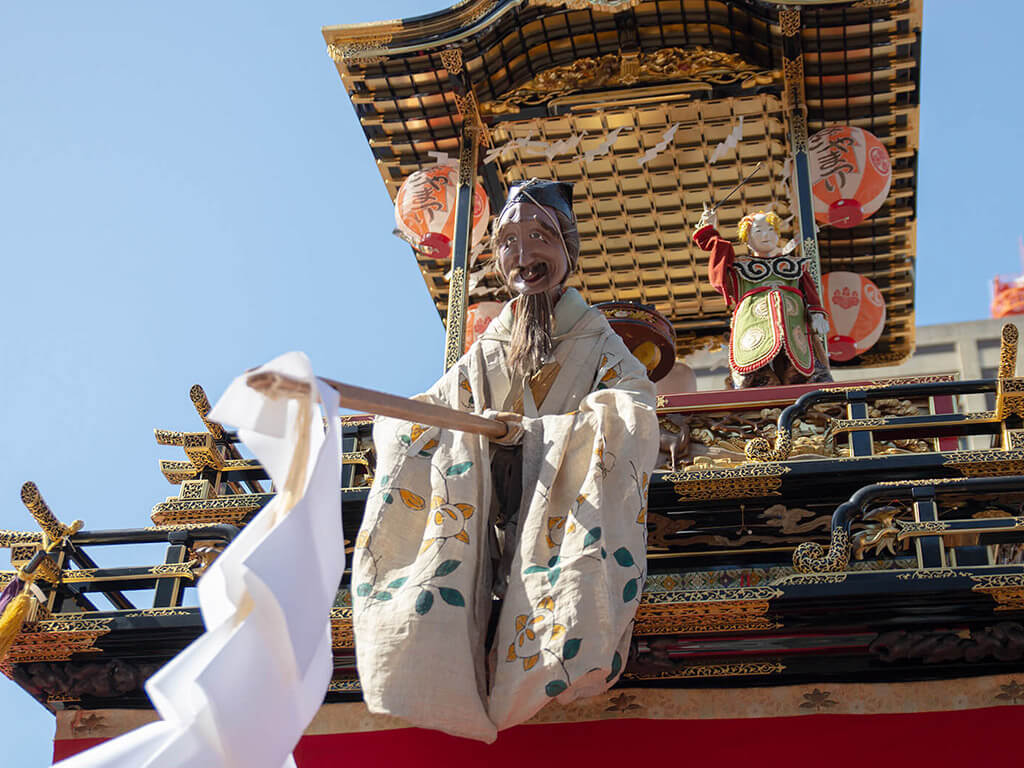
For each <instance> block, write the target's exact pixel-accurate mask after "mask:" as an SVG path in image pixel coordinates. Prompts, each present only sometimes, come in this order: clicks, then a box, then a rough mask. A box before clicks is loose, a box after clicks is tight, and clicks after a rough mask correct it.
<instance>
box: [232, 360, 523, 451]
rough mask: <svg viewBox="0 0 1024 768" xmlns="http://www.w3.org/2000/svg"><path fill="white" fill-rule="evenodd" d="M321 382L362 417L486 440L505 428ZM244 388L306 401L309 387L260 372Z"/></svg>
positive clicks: (329, 381)
mask: <svg viewBox="0 0 1024 768" xmlns="http://www.w3.org/2000/svg"><path fill="white" fill-rule="evenodd" d="M320 381H322V382H323V383H324V384H326V385H327V386H329V387H330V388H331V389H333V390H334V391H335V392H337V393H338V404H339V405H340V406H341V407H343V408H351V409H352V410H354V411H360V412H362V413H373V414H376V415H378V416H390V417H392V418H395V419H403V420H405V421H415V422H418V423H420V424H426V425H429V426H432V427H441V428H443V429H455V430H458V431H460V432H470V433H472V434H475V435H485V436H487V437H504V436H505V434H506V432H507V430H508V428H507V427H506V426H505V424H504V422H501V421H498V420H496V419H488V418H486V417H484V416H478V415H476V414H475V413H465V412H463V411H457V410H455V409H454V408H445V407H444V406H442V405H433V404H432V403H422V402H420V401H419V400H410V399H409V398H406V397H399V396H397V395H389V394H387V393H385V392H377V391H376V390H373V389H364V388H363V387H354V386H352V385H351V384H343V383H342V382H340V381H334V380H333V379H326V378H323V377H320ZM246 384H248V385H249V386H250V387H252V388H253V389H255V390H256V391H258V392H262V393H263V394H265V395H266V396H267V397H270V398H277V397H305V396H307V395H308V394H309V385H308V384H307V383H306V382H304V381H298V380H296V379H292V378H289V377H287V376H282V375H281V374H277V373H270V372H261V373H253V374H250V375H249V377H248V378H247V379H246Z"/></svg>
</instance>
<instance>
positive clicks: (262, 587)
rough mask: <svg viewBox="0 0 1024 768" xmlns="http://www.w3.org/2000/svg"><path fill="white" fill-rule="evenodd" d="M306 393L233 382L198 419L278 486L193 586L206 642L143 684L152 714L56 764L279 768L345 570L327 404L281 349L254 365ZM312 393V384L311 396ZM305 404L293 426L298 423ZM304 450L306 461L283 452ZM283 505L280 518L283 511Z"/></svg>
mask: <svg viewBox="0 0 1024 768" xmlns="http://www.w3.org/2000/svg"><path fill="white" fill-rule="evenodd" d="M259 370H261V371H276V372H279V373H282V374H285V375H287V376H290V377H292V378H296V379H301V380H303V381H307V382H309V383H310V385H311V392H316V391H318V390H319V393H320V398H321V402H322V403H324V408H323V410H324V414H323V415H324V416H325V417H326V421H327V431H326V434H325V433H324V429H323V426H322V424H323V420H322V419H321V417H320V414H319V413H318V409H317V408H316V406H315V404H314V399H313V396H311V398H310V401H308V402H307V403H306V404H305V406H300V403H299V401H297V400H285V399H280V400H270V399H268V398H266V397H264V396H263V395H261V394H259V393H258V392H256V391H254V390H252V389H250V388H249V387H248V386H247V385H246V384H245V377H244V376H243V377H239V378H237V379H235V381H234V382H232V384H231V386H230V387H228V390H227V392H226V393H225V394H224V396H223V397H222V398H221V399H220V401H219V402H218V403H217V405H216V407H215V408H214V409H213V411H211V412H210V416H209V418H211V419H213V420H214V421H218V422H221V423H225V424H232V425H235V426H237V427H239V430H238V434H239V437H240V438H241V439H242V440H243V441H244V442H245V444H246V446H248V448H249V449H250V450H251V451H252V452H253V454H254V455H255V456H256V458H258V459H259V461H260V463H261V464H263V466H264V467H265V468H266V469H267V472H268V473H269V474H270V477H271V478H272V479H273V481H274V486H275V487H276V488H279V489H281V492H280V493H278V495H277V496H275V497H274V499H272V500H271V502H270V503H269V504H268V505H267V506H266V507H264V508H263V509H262V510H261V511H260V512H259V514H258V515H257V516H256V517H255V518H254V519H253V520H252V521H251V522H250V523H249V524H248V525H247V526H246V527H245V529H244V530H243V531H242V532H241V533H240V534H239V535H238V537H237V538H236V539H235V540H234V541H233V542H231V544H230V546H228V547H227V549H225V550H224V552H223V553H222V554H221V555H220V557H218V558H217V559H216V560H215V561H214V562H213V564H212V565H211V566H210V568H209V569H208V570H207V571H206V573H205V574H204V576H203V578H202V580H201V581H200V582H199V586H198V593H199V606H200V609H201V611H202V614H203V621H204V622H205V624H206V632H205V633H204V634H203V635H201V636H200V637H199V638H198V639H196V640H195V641H194V642H193V643H192V644H191V645H189V646H188V647H187V648H186V649H185V650H183V651H182V652H181V653H179V654H178V655H177V656H176V657H175V658H174V659H172V660H171V661H170V662H169V663H168V664H167V665H166V666H164V667H163V669H161V670H160V671H159V672H157V673H156V674H155V675H154V676H153V677H152V678H151V679H150V680H149V682H147V683H146V692H147V693H148V694H149V697H150V699H151V700H152V702H153V705H154V707H155V708H156V710H157V712H158V713H159V714H160V717H161V718H162V719H161V720H160V721H159V722H156V723H151V724H149V725H145V726H143V727H141V728H138V729H136V730H134V731H131V732H129V733H126V734H124V735H123V736H120V737H119V738H116V739H113V740H111V741H108V742H106V743H104V744H100V745H98V746H96V747H94V748H92V749H90V750H87V751H85V752H82V753H80V754H78V755H75V756H74V757H71V758H69V759H67V760H65V761H63V762H61V763H59V764H58V765H59V766H60V767H61V768H101V767H102V768H180V767H181V766H189V768H242V766H245V767H246V768H282V766H294V765H295V763H294V761H293V760H292V758H291V752H292V750H293V749H294V747H295V744H296V743H298V740H299V738H300V737H301V736H302V733H303V731H304V730H305V729H306V727H307V726H308V724H309V722H310V721H311V720H312V719H313V716H314V715H315V714H316V712H317V710H318V709H319V708H320V706H321V704H322V703H323V699H324V695H325V694H326V692H327V685H328V683H329V682H330V679H331V674H332V672H333V657H332V655H331V629H330V610H331V606H332V605H333V603H334V598H335V594H336V592H337V589H338V584H339V582H340V580H341V574H342V572H343V570H344V567H345V550H344V539H343V536H342V528H341V494H340V491H339V487H340V476H341V442H340V430H339V420H338V409H337V396H336V395H335V394H334V392H333V390H331V389H329V388H328V387H326V386H325V385H322V384H320V383H319V382H317V380H316V379H315V378H314V377H313V371H312V367H311V366H310V363H309V360H308V358H306V356H305V355H304V354H302V353H301V352H291V353H289V354H286V355H282V356H281V357H279V358H277V359H275V360H273V361H272V362H270V363H268V364H267V365H265V366H263V367H262V368H260V369H259ZM314 386H316V388H313V387H314ZM302 407H305V409H306V410H305V414H306V416H307V417H308V418H306V419H305V424H304V425H303V424H302V420H301V419H299V418H298V417H299V415H300V411H301V409H302ZM304 441H305V444H306V445H307V446H308V453H307V457H306V460H305V461H304V462H303V463H302V464H300V465H299V466H298V467H296V468H295V470H296V471H295V472H293V467H292V464H293V460H294V461H302V456H299V455H297V454H299V453H301V450H299V451H297V450H296V447H297V446H299V445H300V444H301V443H303V442H304ZM293 499H297V500H295V501H294V505H293V506H292V507H291V509H288V505H289V504H290V503H291V502H292V500H293Z"/></svg>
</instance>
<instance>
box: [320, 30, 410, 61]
mask: <svg viewBox="0 0 1024 768" xmlns="http://www.w3.org/2000/svg"><path fill="white" fill-rule="evenodd" d="M393 37H394V36H393V35H390V34H387V35H379V36H377V37H368V38H365V39H362V40H358V39H352V40H346V41H345V42H344V43H340V44H338V43H328V45H327V53H328V55H329V56H330V57H331V58H332V59H334V62H335V63H336V64H347V63H349V62H351V61H358V62H359V63H360V64H379V63H380V62H382V61H384V60H385V59H386V58H387V55H386V51H384V50H383V49H384V48H386V47H387V46H388V45H390V43H391V40H392V39H393Z"/></svg>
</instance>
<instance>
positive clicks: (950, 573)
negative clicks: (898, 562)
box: [896, 568, 960, 581]
mask: <svg viewBox="0 0 1024 768" xmlns="http://www.w3.org/2000/svg"><path fill="white" fill-rule="evenodd" d="M958 576H960V574H959V573H957V572H956V571H955V570H953V569H952V568H921V569H919V570H916V571H907V572H906V573H901V574H899V575H898V576H896V578H897V579H899V580H900V581H922V580H924V581H928V580H932V579H954V578H956V577H958Z"/></svg>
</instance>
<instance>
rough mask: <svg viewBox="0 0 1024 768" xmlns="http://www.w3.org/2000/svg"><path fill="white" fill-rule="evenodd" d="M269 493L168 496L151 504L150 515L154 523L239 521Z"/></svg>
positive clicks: (261, 503)
mask: <svg viewBox="0 0 1024 768" xmlns="http://www.w3.org/2000/svg"><path fill="white" fill-rule="evenodd" d="M273 495H274V494H272V493H240V494H237V495H234V496H221V497H220V498H216V499H198V500H187V499H169V500H168V501H165V502H162V503H160V504H157V505H156V506H154V507H153V512H152V514H151V515H150V518H151V519H152V520H153V522H154V523H156V524H157V525H181V524H183V523H208V524H212V523H230V524H232V525H234V524H236V523H239V522H241V521H242V520H244V518H245V517H246V516H247V515H249V514H250V513H252V512H255V511H256V510H258V509H260V508H261V507H262V506H263V505H264V504H265V503H266V502H268V501H269V500H270V499H271V498H273Z"/></svg>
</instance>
